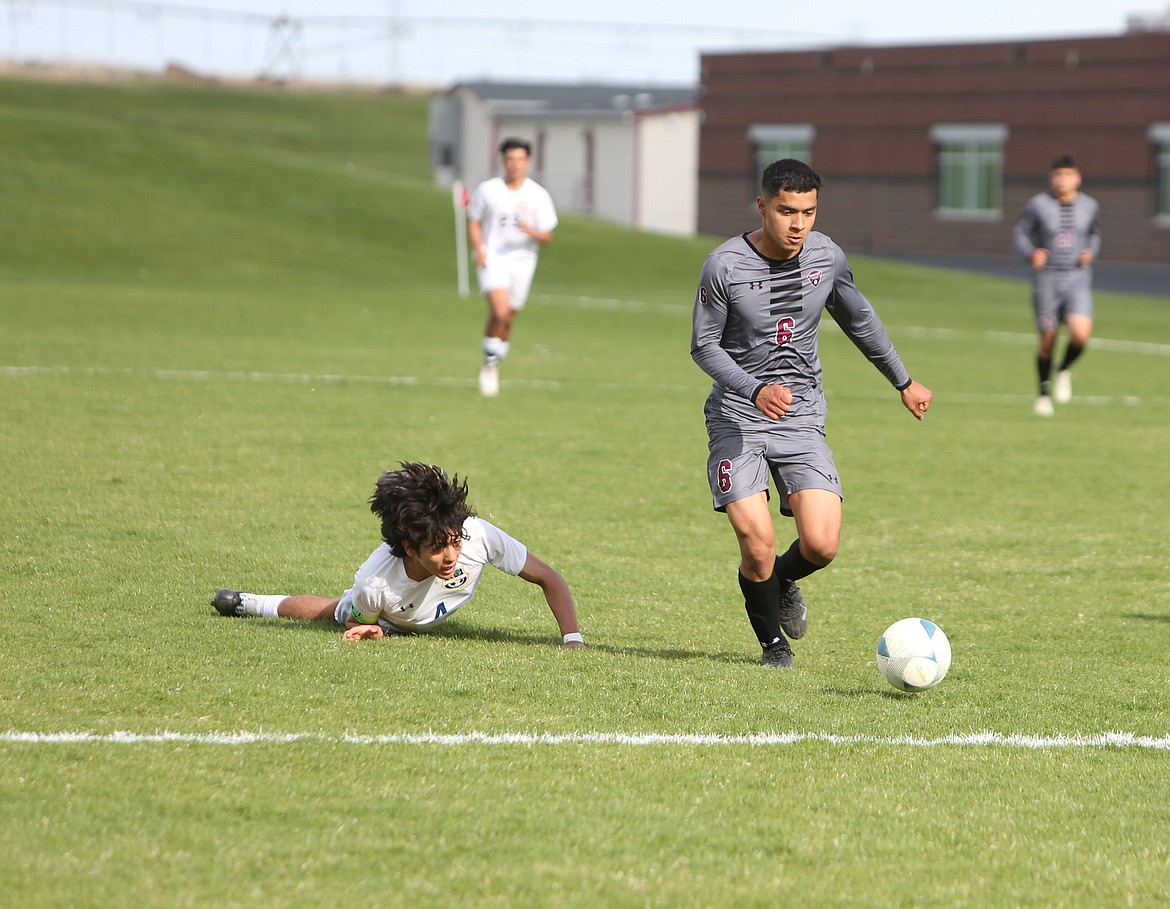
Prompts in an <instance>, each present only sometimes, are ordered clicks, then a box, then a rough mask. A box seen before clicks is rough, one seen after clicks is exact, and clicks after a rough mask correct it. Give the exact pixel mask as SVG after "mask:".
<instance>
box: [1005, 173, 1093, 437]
mask: <svg viewBox="0 0 1170 909" xmlns="http://www.w3.org/2000/svg"><path fill="white" fill-rule="evenodd" d="M1048 182H1049V186H1050V188H1051V191H1050V192H1047V193H1039V194H1038V195H1035V196H1033V197H1032V198H1031V199H1029V200H1028V204H1027V205H1025V206H1024V210H1023V212H1022V213H1021V214H1020V217H1019V219H1018V220H1017V221H1016V226H1015V229H1014V230H1013V231H1012V240H1013V242H1014V244H1015V247H1016V252H1018V253H1019V254H1020V255H1021V256H1023V257H1024V258H1025V259H1027V260H1028V261H1029V262H1030V263H1031V265H1032V309H1033V310H1034V312H1035V314H1036V330H1037V331H1038V332H1039V333H1040V348H1039V350H1038V351H1037V352H1036V371H1037V372H1038V373H1039V375H1040V394H1039V396H1038V397H1037V398H1036V404H1035V406H1034V410H1035V411H1036V413H1037V414H1038V415H1039V416H1042V417H1050V416H1052V415H1053V413H1054V412H1055V408H1054V407H1053V406H1052V401H1053V398H1055V399H1056V401H1057V403H1059V404H1066V403H1068V401H1069V400H1071V399H1072V375H1071V373H1070V372H1069V369H1070V368H1071V367H1072V365H1073V363H1074V362H1076V360H1077V358H1078V357H1079V356H1080V355H1081V353H1082V352H1083V351H1084V349H1085V347H1086V346H1087V345H1088V343H1089V336H1090V335H1091V334H1092V332H1093V269H1092V263H1093V260H1094V259H1096V258H1097V253H1098V252H1099V251H1100V249H1101V231H1100V229H1099V228H1098V226H1097V214H1098V206H1097V200H1096V199H1094V198H1093V197H1092V196H1086V195H1085V194H1084V193H1082V192H1081V191H1080V189H1081V171H1080V169H1079V168H1078V167H1077V163H1076V161H1074V160H1073V159H1072V157H1071V156H1070V155H1062V156H1061V157H1059V158H1057V159H1056V160H1055V161H1053V162H1052V170H1051V172H1050V173H1049V177H1048ZM1061 322H1063V323H1064V325H1065V328H1067V329H1068V346H1067V347H1066V348H1065V350H1064V357H1063V358H1062V359H1061V361H1060V366H1059V367H1058V368H1057V372H1056V387H1055V388H1051V387H1050V377H1051V375H1052V354H1053V352H1054V350H1055V348H1056V334H1057V331H1058V330H1059V328H1060V323H1061Z"/></svg>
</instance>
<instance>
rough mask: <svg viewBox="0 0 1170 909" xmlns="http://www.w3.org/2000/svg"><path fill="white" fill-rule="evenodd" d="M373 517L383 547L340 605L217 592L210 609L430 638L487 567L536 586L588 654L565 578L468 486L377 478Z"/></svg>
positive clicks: (420, 478)
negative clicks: (484, 509) (490, 515)
mask: <svg viewBox="0 0 1170 909" xmlns="http://www.w3.org/2000/svg"><path fill="white" fill-rule="evenodd" d="M370 510H371V511H372V512H373V513H374V514H376V515H377V516H378V517H379V518H381V520H382V539H383V540H384V541H385V542H383V544H382V545H381V546H379V547H378V548H377V549H375V550H374V552H373V554H372V555H371V556H370V557H369V558H368V559H366V561H365V563H364V564H363V565H362V567H361V568H359V569H358V570H357V574H356V575H355V576H354V581H353V587H351V588H350V589H349V590H347V591H345V593H343V594H342V595H341V596H340V597H334V598H329V597H323V596H317V595H315V594H298V595H296V596H285V595H284V594H270V595H256V594H252V593H242V592H240V591H238V590H229V589H223V588H221V589H219V590H217V591H216V592H215V596H214V598H213V599H212V601H211V605H212V606H214V607H215V608H216V610H218V611H219V612H220V613H221V614H222V615H225V616H267V617H271V618H285V619H303V620H307V621H318V620H328V619H332V620H333V621H335V622H337V624H338V625H341V626H343V627H344V629H345V631H344V632H343V637H344V638H345V640H347V641H363V640H375V639H377V638H380V637H382V636H383V635H384V634H410V633H413V632H420V631H429V630H430V629H432V628H434V627H435V626H436V625H438V624H439V623H440V622H442V621H443V620H444V619H446V618H447V617H448V616H450V615H452V614H453V613H454V612H456V610H458V609H459V608H461V607H462V606H465V605H466V604H467V603H469V602H471V599H472V597H474V596H475V588H476V586H477V585H478V584H479V581H480V577H481V575H482V574H483V570H484V568H485V567H486V566H488V565H492V566H494V567H495V568H498V569H499V570H500V571H503V572H505V573H506V574H511V575H517V576H519V577H521V578H523V579H524V580H525V581H528V582H529V583H531V584H535V585H537V586H538V587H539V588H540V589H541V590H542V591H543V592H544V598H545V600H546V602H547V603H548V607H549V609H551V610H552V614H553V618H555V619H556V622H557V625H558V627H559V628H560V631H561V641H562V643H563V645H564V646H565V647H567V648H577V647H584V646H585V643H584V638H583V637H582V635H581V628H580V626H579V625H578V624H577V612H576V608H575V607H574V605H573V596H572V594H571V593H570V591H569V585H568V584H567V583H565V579H564V578H563V577H561V575H560V574H559V573H558V572H556V571H555V570H554V569H552V568H550V567H549V566H548V565H546V564H545V563H544V562H542V561H541V560H540V559H538V558H537V557H536V556H534V555H533V554H532V553H530V552H529V551H528V550H527V549H526V548H525V547H524V546H523V544H521V543H519V542H517V541H516V540H514V539H513V538H512V537H510V536H508V534H506V533H504V532H503V531H502V530H500V529H499V528H498V527H495V526H493V525H492V524H489V523H488V522H487V521H485V520H483V519H482V518H478V517H476V516H475V512H474V511H473V510H472V508H471V506H470V505H468V504H467V483H466V481H465V482H463V483H460V482H459V477H458V476H455V477H453V478H448V476H447V474H446V473H445V472H444V471H443V470H442V469H441V468H439V467H434V466H431V465H427V464H417V463H403V464H402V469H401V470H388V471H386V472H384V473H383V474H382V475H381V476H380V477H378V480H377V485H376V487H375V489H374V494H373V495H372V496H371V497H370Z"/></svg>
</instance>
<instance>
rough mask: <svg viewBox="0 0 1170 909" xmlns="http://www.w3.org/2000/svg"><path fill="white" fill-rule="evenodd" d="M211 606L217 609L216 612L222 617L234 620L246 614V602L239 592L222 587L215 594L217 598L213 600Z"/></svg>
mask: <svg viewBox="0 0 1170 909" xmlns="http://www.w3.org/2000/svg"><path fill="white" fill-rule="evenodd" d="M211 605H212V606H214V607H215V610H216V612H218V613H219V614H220V615H226V616H231V617H233V618H234V617H237V616H242V615H243V614H244V600H243V598H242V597H241V596H240V592H239V591H238V590H228V589H227V588H226V587H220V588H219V589H218V590H217V591H216V592H215V596H214V597H212V598H211Z"/></svg>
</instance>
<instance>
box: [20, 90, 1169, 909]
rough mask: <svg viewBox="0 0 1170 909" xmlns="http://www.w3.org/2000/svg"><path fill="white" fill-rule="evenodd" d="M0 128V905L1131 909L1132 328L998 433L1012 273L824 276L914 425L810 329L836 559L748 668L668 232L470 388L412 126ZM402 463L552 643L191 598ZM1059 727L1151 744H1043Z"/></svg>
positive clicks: (481, 605) (1141, 844)
mask: <svg viewBox="0 0 1170 909" xmlns="http://www.w3.org/2000/svg"><path fill="white" fill-rule="evenodd" d="M0 123H3V128H2V129H0V198H3V199H4V204H3V205H2V206H0V326H2V329H0V430H2V432H0V488H2V490H3V493H2V496H0V520H2V521H3V525H4V527H5V528H6V531H5V533H3V534H0V590H3V602H4V607H5V616H4V621H3V622H2V623H0V654H2V655H3V658H2V659H0V692H3V695H2V696H0V734H5V737H4V738H3V739H0V810H2V813H3V818H4V821H3V823H2V824H0V882H2V883H0V887H2V892H3V900H0V902H3V903H5V904H6V905H13V906H21V907H30V909H44V907H91V906H92V907H99V906H100V907H105V906H129V905H133V906H139V907H152V906H158V907H187V906H190V907H204V906H265V907H270V906H281V907H320V906H333V905H349V906H403V907H407V906H410V907H418V906H437V907H438V906H451V905H458V904H467V905H474V906H581V907H593V906H620V907H626V906H630V907H633V906H651V907H675V906H683V907H692V906H694V907H698V906H704V907H706V906H710V907H724V906H764V905H773V904H775V903H777V902H794V903H797V904H800V905H808V906H840V907H856V906H882V907H885V906H907V907H909V906H924V907H925V906H947V907H952V906H969V907H983V906H1021V907H1053V906H1068V907H1101V906H1119V905H1134V906H1155V905H1165V904H1166V902H1167V901H1170V847H1168V846H1167V842H1168V834H1170V809H1167V807H1166V806H1167V804H1168V803H1170V773H1167V749H1166V738H1167V735H1168V734H1170V717H1168V715H1167V700H1166V692H1167V691H1168V690H1170V668H1168V664H1167V662H1166V659H1165V653H1166V649H1167V643H1168V638H1167V635H1168V634H1170V609H1168V608H1167V605H1166V604H1167V601H1168V595H1170V581H1168V579H1167V574H1166V571H1165V546H1166V543H1165V541H1166V539H1167V538H1168V536H1170V521H1168V519H1167V517H1166V512H1165V502H1166V501H1167V497H1168V495H1170V478H1168V475H1167V472H1166V470H1165V452H1166V451H1167V448H1168V447H1170V420H1168V419H1167V417H1168V415H1170V371H1168V370H1167V369H1166V368H1165V363H1166V352H1167V350H1168V349H1170V322H1168V321H1167V319H1166V313H1167V309H1166V306H1167V301H1166V300H1165V299H1155V298H1142V297H1136V296H1125V295H1118V294H1108V293H1098V294H1097V308H1098V321H1097V335H1098V337H1099V338H1101V339H1104V340H1107V341H1112V342H1115V343H1112V344H1101V345H1098V347H1097V348H1095V349H1092V350H1090V352H1089V353H1088V354H1087V355H1086V357H1085V358H1084V360H1083V362H1082V363H1081V364H1079V365H1078V367H1077V370H1076V382H1077V391H1078V392H1080V393H1082V394H1081V396H1079V397H1078V398H1077V400H1075V401H1074V403H1073V404H1071V405H1069V406H1067V407H1062V408H1060V409H1059V410H1058V413H1057V416H1056V417H1055V418H1054V419H1052V420H1050V421H1041V420H1038V419H1037V418H1035V417H1033V416H1032V414H1031V412H1030V403H1031V401H1030V392H1031V390H1032V384H1033V377H1032V366H1031V361H1032V356H1033V341H1032V338H1031V327H1030V318H1029V313H1028V307H1027V288H1026V286H1025V285H1024V284H1023V283H1021V282H1015V281H1006V280H1000V279H992V278H976V277H971V276H967V275H962V276H959V275H955V274H952V273H947V272H942V271H933V270H929V269H924V268H914V267H910V266H904V265H895V264H891V263H886V262H881V261H876V260H866V259H864V258H860V257H858V258H855V260H854V266H855V271H856V274H857V277H858V280H859V283H860V284H861V286H862V287H863V289H865V290H866V291H867V293H869V295H870V296H871V298H872V299H873V301H874V302H875V304H876V305H877V306H878V308H879V311H880V312H881V313H882V315H883V317H884V319H885V321H886V323H887V325H888V327H889V328H890V330H891V333H892V335H893V336H894V338H895V341H896V342H897V343H898V346H899V350H900V351H901V353H902V355H903V357H904V359H905V360H906V361H907V363H908V365H909V367H910V369H911V371H912V373H913V374H914V375H915V377H917V378H919V379H920V380H921V381H923V382H924V383H926V384H928V385H930V386H931V387H932V388H933V389H934V391H935V393H936V401H935V407H934V408H933V409H932V411H931V413H930V415H929V417H928V419H927V420H926V422H925V423H923V424H917V423H916V422H915V421H914V420H912V419H911V418H910V417H909V416H908V415H907V414H906V413H904V412H903V411H902V410H901V408H900V405H899V404H898V400H897V396H896V394H894V393H893V392H892V391H891V390H890V389H889V388H888V386H887V385H886V383H885V382H884V380H883V379H882V378H881V377H880V376H879V375H878V374H877V372H876V371H875V370H874V369H873V368H872V367H871V366H869V365H868V364H867V363H866V362H865V361H864V360H863V358H862V357H861V356H860V355H858V353H857V352H856V351H855V350H854V349H853V348H852V346H851V345H850V344H849V343H848V341H846V340H845V339H844V338H843V337H842V336H841V335H840V333H839V332H836V331H834V330H831V327H830V326H827V327H826V330H825V331H824V333H823V337H822V354H823V359H824V361H825V369H826V386H827V390H828V394H829V397H830V408H831V414H830V424H829V437H830V443H831V444H832V445H833V448H834V451H835V453H836V457H837V460H838V465H839V467H840V468H841V472H842V475H843V477H844V480H845V489H846V504H845V530H844V534H843V539H842V546H841V552H840V554H839V556H838V559H837V561H836V562H835V563H834V564H833V566H831V567H830V568H829V569H828V570H827V571H824V572H821V573H819V574H817V575H816V576H814V577H812V578H810V579H808V581H807V582H806V583H805V584H804V588H805V592H806V596H807V597H808V599H809V601H810V607H811V612H812V625H811V629H810V633H809V636H808V638H807V639H806V640H805V641H803V642H801V643H800V644H799V645H798V646H797V669H796V671H794V672H791V673H767V672H764V671H762V670H761V669H760V667H759V665H758V651H757V647H756V645H755V643H754V641H753V640H752V635H751V632H750V628H749V627H748V624H747V621H746V618H745V617H744V615H743V609H742V604H741V603H740V601H739V598H738V593H737V589H736V586H735V567H736V563H737V555H736V547H735V544H734V540H733V538H732V534H731V531H730V529H729V527H728V525H727V523H726V519H725V518H723V517H721V516H719V515H716V514H714V513H713V512H712V511H711V508H710V499H709V493H708V491H707V489H706V483H705V477H704V463H705V456H706V436H705V433H704V430H703V425H702V416H701V408H702V402H703V399H704V397H705V395H706V391H707V387H708V383H707V382H706V381H704V378H703V376H702V375H701V373H700V372H699V371H698V369H697V368H696V367H695V366H694V365H693V364H692V363H691V361H690V358H689V356H688V353H687V351H688V341H689V332H690V322H689V310H690V301H691V298H692V295H693V292H694V281H695V277H696V275H697V273H698V269H699V266H700V264H701V261H702V258H703V256H704V255H705V253H706V252H707V251H708V250H709V249H710V248H712V247H713V245H714V244H715V243H716V242H717V241H718V239H719V238H709V237H708V238H698V239H695V240H693V241H681V240H677V239H669V238H662V237H649V236H640V235H636V234H631V233H629V232H626V231H622V230H619V229H617V228H614V227H612V226H608V225H604V224H601V223H598V222H593V221H589V220H586V219H581V218H573V217H565V218H564V223H563V224H562V226H561V228H560V229H559V230H558V231H557V238H556V241H555V243H554V244H553V245H552V246H551V247H550V248H549V249H548V250H547V251H546V253H545V255H544V257H543V259H542V263H541V268H540V271H539V273H538V276H537V281H536V285H535V288H534V296H533V299H532V301H531V303H530V306H529V309H528V310H527V311H525V313H524V314H523V315H522V316H521V317H520V319H519V321H518V323H517V328H516V333H515V336H514V341H515V344H514V347H513V353H512V355H511V356H510V357H509V359H508V361H507V364H506V367H505V370H504V374H503V375H504V385H503V392H502V394H501V396H500V397H499V398H498V399H495V400H483V399H481V398H480V397H479V396H478V394H477V393H476V392H475V387H474V377H475V372H476V369H477V367H478V359H479V353H478V338H479V335H480V330H481V327H482V318H483V313H484V309H483V305H482V303H481V302H479V301H478V300H474V299H473V300H460V299H459V298H458V297H457V295H456V294H455V290H454V288H455V280H454V268H453V263H452V251H451V246H452V244H451V234H452V226H451V213H450V208H449V204H448V202H447V197H446V194H445V193H443V192H442V191H440V190H438V189H436V188H434V187H433V186H432V185H431V182H430V179H429V176H428V174H427V172H426V158H425V101H424V99H419V98H409V97H405V98H404V97H395V96H381V95H354V96H343V95H320V96H318V95H293V94H280V93H262V92H254V93H253V92H243V91H229V90H226V89H206V88H201V89H194V88H176V87H167V86H123V87H95V86H89V87H81V86H63V85H43V84H37V83H32V82H14V81H0ZM821 217H822V219H823V220H822V226H823V227H825V229H826V230H827V231H828V232H830V233H831V232H832V205H831V198H830V197H826V201H825V206H824V209H823V211H822V215H821ZM613 301H616V302H613ZM1142 345H1145V346H1142ZM414 458H418V459H425V460H431V461H435V462H439V463H442V464H444V465H445V466H447V467H448V468H449V469H451V470H454V471H458V472H459V473H461V474H465V475H466V476H468V477H469V479H470V481H471V487H472V494H473V500H474V502H475V504H476V505H477V506H478V508H479V510H480V511H481V513H483V514H484V515H485V516H486V517H488V518H489V519H491V520H493V521H495V522H497V523H498V524H500V525H501V526H502V527H504V528H505V529H507V530H509V531H510V532H512V533H513V534H514V535H515V536H517V537H519V538H520V539H521V540H523V541H524V542H525V543H527V544H528V545H529V546H530V548H531V549H532V550H533V551H534V552H536V553H537V554H538V555H540V556H541V557H542V558H544V559H545V560H547V561H549V562H550V563H552V564H553V565H555V566H556V567H557V568H558V569H560V570H561V571H562V573H563V574H564V575H565V576H566V578H567V579H568V580H569V582H570V584H571V585H572V587H573V590H574V593H575V595H576V598H577V602H578V609H579V612H580V615H581V619H582V624H583V626H584V628H585V631H586V634H587V637H588V639H589V641H590V644H591V647H590V649H589V650H588V651H584V652H565V651H562V650H561V649H559V648H558V647H557V633H556V626H555V624H554V623H553V621H552V618H551V616H550V615H549V613H548V610H547V608H546V607H545V606H544V604H543V601H542V600H541V598H540V597H539V595H538V593H537V592H536V591H535V589H534V588H531V587H530V586H529V585H525V584H523V583H521V582H518V581H514V580H511V579H508V578H505V577H504V576H502V575H495V576H494V577H490V578H487V579H486V580H485V582H484V584H483V586H482V587H481V593H480V595H479V596H478V597H477V600H476V602H475V603H474V604H473V605H472V606H471V607H469V608H468V609H466V610H464V611H462V612H460V613H459V615H458V616H456V617H455V618H454V619H452V620H451V621H449V622H448V623H446V624H444V625H443V626H442V627H441V628H440V629H439V631H438V632H437V633H435V634H433V635H429V636H424V637H418V638H408V639H400V640H389V641H384V642H380V643H376V644H365V645H346V644H343V643H342V642H341V640H340V635H339V634H338V633H337V631H336V630H335V629H333V628H331V627H328V626H317V625H307V624H306V625H298V624H295V623H281V622H264V621H229V620H225V619H221V618H220V617H218V616H217V615H216V614H215V613H214V612H213V611H212V610H211V609H210V607H209V606H208V605H207V600H208V598H209V596H210V594H211V592H212V591H213V589H214V588H215V587H216V586H221V585H226V586H240V587H245V588H248V589H252V590H256V591H260V592H286V593H292V592H301V591H313V592H321V593H337V592H339V591H340V590H341V589H343V588H344V587H345V586H346V585H347V584H348V583H349V581H350V580H351V578H352V573H353V571H354V570H355V568H356V567H357V566H358V565H359V564H360V563H361V561H362V560H363V559H364V558H365V556H366V555H367V554H368V553H369V552H370V550H371V549H372V548H373V547H374V545H375V544H376V542H377V527H376V524H375V521H374V519H373V517H372V516H371V515H370V514H369V513H368V511H367V510H366V506H365V500H366V498H367V496H368V495H369V492H370V490H371V489H372V482H373V479H374V477H375V476H376V475H377V473H378V471H379V470H381V469H383V468H384V467H387V466H392V465H393V464H394V463H395V462H397V461H398V460H400V459H414ZM780 535H781V541H782V542H786V541H787V540H788V539H790V538H791V535H792V528H791V525H785V524H782V525H781V527H780ZM912 614H918V615H926V616H929V617H930V618H933V619H935V620H936V621H938V622H939V624H940V625H941V626H942V627H943V628H944V629H945V630H946V631H947V633H948V635H949V636H950V639H951V642H952V646H953V649H954V664H953V667H952V670H951V673H950V675H949V676H948V678H947V679H946V681H945V682H944V683H943V684H942V685H941V686H940V687H939V688H937V689H935V690H933V691H931V692H928V693H926V694H923V695H916V696H906V695H900V694H898V693H897V692H895V691H893V689H890V688H888V687H887V686H885V684H884V683H883V682H882V681H881V680H880V679H879V678H878V675H877V672H876V669H875V667H874V657H873V648H874V644H875V642H876V638H877V636H878V634H880V632H881V630H882V629H883V628H884V627H885V626H886V625H887V624H889V623H890V622H891V621H893V620H894V619H896V618H901V617H902V616H905V615H912ZM119 732H126V733H130V734H132V735H137V736H150V735H153V734H156V733H172V734H175V735H176V736H178V738H175V739H171V740H149V739H141V738H139V739H137V740H134V741H120V740H118V739H117V738H115V737H113V736H114V734H115V733H119ZM239 732H242V733H249V734H256V735H259V736H260V739H259V740H256V741H247V740H241V741H233V740H232V739H230V738H228V737H230V736H231V735H232V734H233V733H239ZM16 733H34V734H40V735H42V736H43V735H58V736H59V737H60V738H59V739H56V740H51V741H46V740H39V741H37V740H21V739H20V737H19V736H17V735H15V734H16ZM470 733H482V734H484V735H485V736H505V735H509V734H516V735H519V736H521V737H522V738H521V739H520V740H519V741H517V742H515V743H513V744H495V743H492V742H491V741H487V740H479V741H476V740H469V739H467V736H468V734H470ZM788 733H791V734H793V735H794V736H795V737H796V740H794V741H791V742H785V741H775V740H772V741H771V743H759V744H753V743H751V742H750V741H749V740H748V739H747V738H746V737H750V736H776V735H784V734H788ZM980 733H993V734H997V735H998V736H1001V738H1000V739H998V740H995V739H989V740H988V741H987V742H986V743H982V744H981V743H980V740H978V739H977V738H975V736H977V735H978V734H980ZM1106 733H1119V734H1121V735H1122V736H1125V735H1130V736H1138V737H1150V738H1152V739H1154V740H1156V741H1160V742H1161V743H1162V747H1161V748H1148V747H1136V746H1134V745H1132V744H1131V745H1128V746H1127V745H1126V742H1127V740H1125V739H1119V740H1118V744H1117V745H1115V746H1110V745H1100V744H1097V745H1085V744H1083V743H1082V744H1076V743H1075V742H1074V743H1070V744H1067V745H1063V746H1062V745H1059V744H1057V743H1058V742H1059V741H1060V740H1061V737H1075V736H1082V737H1093V736H1100V735H1103V734H1106ZM69 734H88V735H90V736H94V737H97V738H91V739H89V740H83V741H68V740H67V737H68V735H69ZM285 734H287V735H290V736H299V737H295V738H293V739H291V740H287V741H284V740H280V739H279V738H278V737H279V736H281V735H285ZM654 734H660V735H664V736H668V737H675V738H671V739H669V740H668V741H663V742H658V743H654V742H646V741H645V740H643V739H637V738H633V737H640V736H648V735H654ZM438 735H453V736H457V737H461V738H457V739H456V740H455V742H453V743H444V742H443V741H442V740H440V739H438V738H435V737H433V736H438ZM541 735H546V736H550V737H552V736H560V737H568V738H567V739H565V738H561V739H545V740H541V739H540V738H533V736H536V737H539V736H541ZM687 735H690V736H695V737H696V738H695V739H694V740H692V741H688V740H685V739H683V738H678V737H681V736H687ZM598 736H601V737H603V738H600V739H598V738H597V737H598ZM605 736H609V737H610V738H604V737H605ZM948 736H956V737H959V740H960V741H963V742H966V744H951V745H947V744H940V745H935V746H933V747H925V746H918V745H914V744H908V743H907V741H905V740H936V739H940V738H944V737H948ZM1011 736H1016V737H1018V738H1016V739H1009V738H1002V737H1011ZM378 737H389V738H384V739H381V740H379V738H378ZM404 737H413V738H404ZM622 737H631V738H632V739H633V740H624V739H623V738H622ZM1029 739H1031V740H1034V744H1037V745H1038V746H1039V747H1025V744H1024V743H1025V742H1026V741H1028V740H1029ZM637 742H643V743H641V744H638V743H637Z"/></svg>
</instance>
